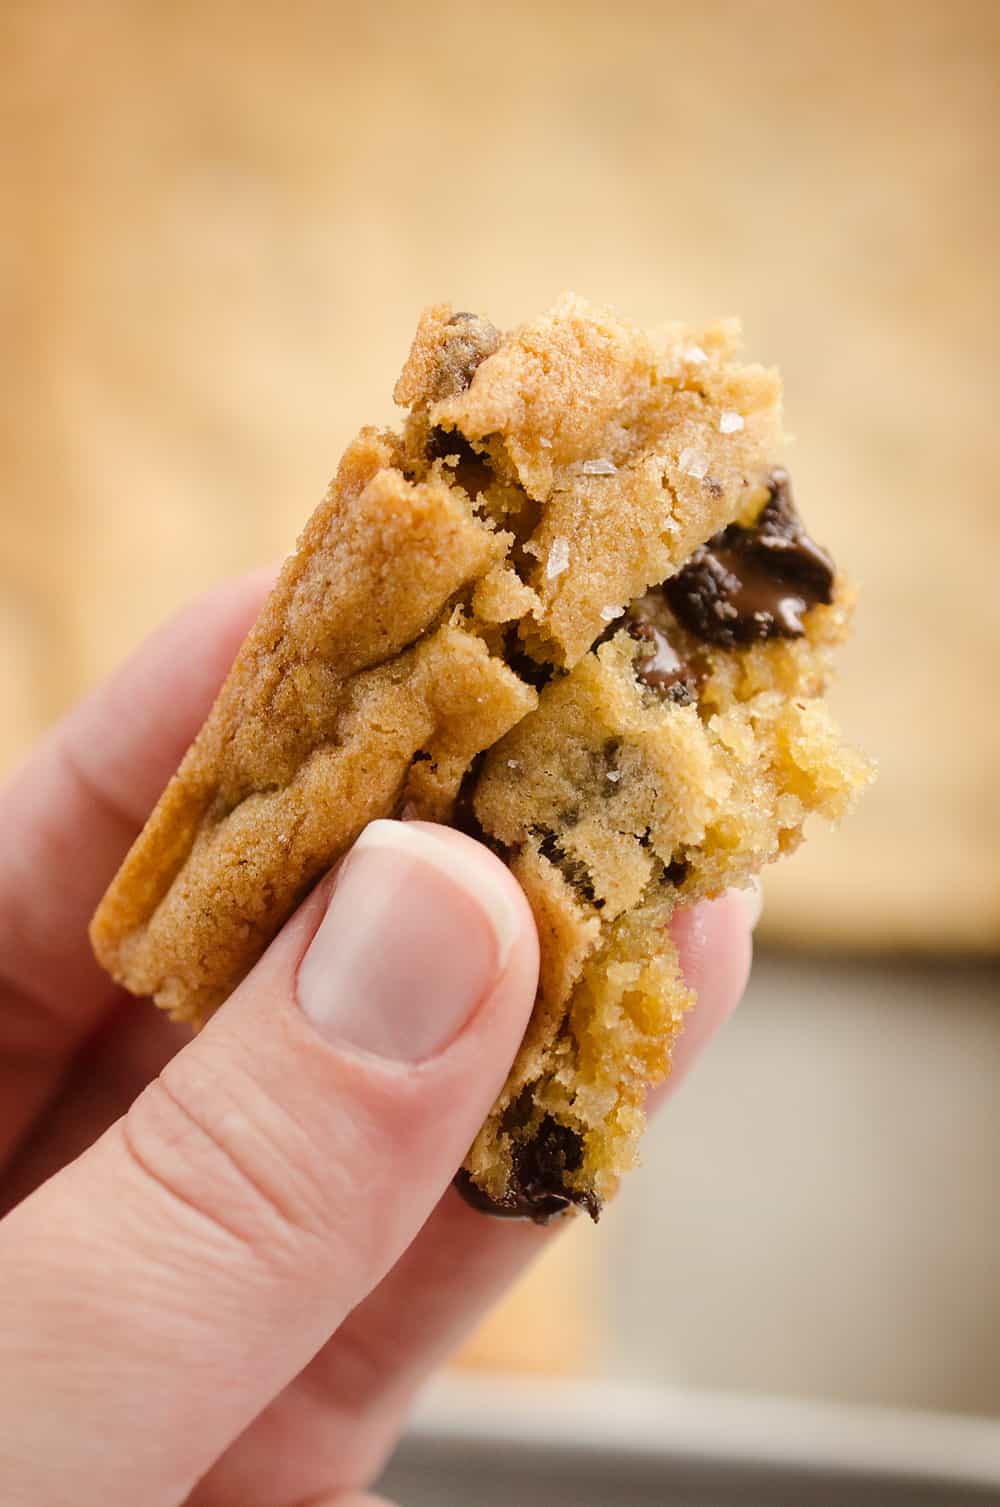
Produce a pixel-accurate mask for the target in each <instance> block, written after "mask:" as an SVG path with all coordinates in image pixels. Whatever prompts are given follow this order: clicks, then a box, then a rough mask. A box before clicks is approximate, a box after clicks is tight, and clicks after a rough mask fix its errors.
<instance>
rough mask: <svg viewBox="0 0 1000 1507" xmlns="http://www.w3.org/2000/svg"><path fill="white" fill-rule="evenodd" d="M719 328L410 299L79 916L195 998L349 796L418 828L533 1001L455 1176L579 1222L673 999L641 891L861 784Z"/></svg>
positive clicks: (652, 1078)
mask: <svg viewBox="0 0 1000 1507" xmlns="http://www.w3.org/2000/svg"><path fill="white" fill-rule="evenodd" d="M736 335H737V331H736V329H735V327H734V326H733V325H732V324H728V323H719V324H713V325H710V326H709V327H707V328H699V329H693V330H692V329H684V328H681V327H670V328H666V329H664V330H662V331H659V332H657V333H656V334H654V335H646V334H643V333H641V332H639V331H637V330H634V329H632V328H631V327H630V326H628V325H627V324H625V323H624V322H622V321H621V320H620V319H618V318H617V317H616V316H614V315H613V314H611V313H610V312H607V311H604V310H598V309H595V308H593V307H591V306H590V305H588V304H586V303H584V302H583V301H582V300H581V299H578V298H575V297H572V296H567V297H564V298H563V299H561V300H560V301H559V303H558V304H557V305H556V306H555V308H554V309H553V310H552V311H551V312H550V313H549V314H547V315H545V316H544V317H542V318H541V319H538V320H536V321H534V322H532V323H530V324H527V325H524V326H523V327H521V328H520V329H517V330H514V331H513V332H511V333H509V334H505V335H501V334H500V333H499V332H498V331H497V330H496V329H494V327H493V326H492V325H491V324H490V323H489V322H488V321H487V320H485V319H481V318H479V317H477V316H476V315H473V314H469V313H461V312H460V313H453V312H452V311H451V310H450V309H449V308H447V307H446V306H439V307H435V308H432V309H430V310H428V311H427V312H426V313H425V314H424V316H423V318H422V320H421V322H420V326H419V329H418V331H417V335H416V338H415V340H414V344H413V348H412V350H411V352H410V356H409V359H408V360H407V363H406V366H405V367H404V369H403V372H402V375H401V377H400V379H399V382H398V383H397V386H396V392H395V396H396V399H397V402H399V403H400V404H401V405H402V406H403V407H405V408H406V409H407V410H408V414H407V417H406V420H405V423H404V425H403V428H402V432H401V433H400V434H394V433H390V432H387V431H376V430H364V431H362V433H361V434H360V436H359V437H358V439H357V440H355V442H354V443H353V444H352V445H351V446H350V447H349V449H348V451H347V453H346V455H345V456H344V458H343V460H342V462H341V465H340V468H339V470H338V472H337V475H336V477H335V479H334V481H333V483H332V485H331V487H330V489H329V492H328V493H327V496H326V498H325V499H324V501H323V502H322V504H321V505H320V507H319V508H318V509H317V511H316V512H315V513H314V515H313V516H312V518H311V519H310V520H309V522H308V524H307V525H306V528H305V531H304V532H303V534H302V537H301V539H300V541H299V545H298V548H297V550H296V553H295V554H294V555H293V556H292V557H291V558H290V559H289V560H288V562H287V563H286V565H285V567H284V570H283V571H282V574H281V577H280V579H279V581H278V583H277V585H276V587H275V589H274V592H273V593H272V595H271V597H270V599H269V600H268V602H267V604H266V606H265V607H264V610H263V612H262V613H261V616H260V618H259V619H258V621H257V623H256V624H255V625H254V627H253V628H252V630H251V632H250V634H249V636H248V637H247V639H246V641H245V643H244V645H243V647H242V649H241V650H240V653H239V655H238V657H237V660H236V662H235V664H234V666H233V669H232V671H231V673H230V675H229V677H228V679H227V681H226V683H225V685H224V686H223V688H222V691H221V692H220V695H219V697H218V700H217V701H216V704H215V706H214V708H213V710H212V712H211V714H210V716H209V718H208V721H207V722H206V724H205V726H204V727H203V728H202V730H201V732H200V733H199V735H198V737H197V739H196V741H195V743H194V744H193V745H192V747H191V749H190V750H189V752H188V754H187V755H186V757H185V759H184V761H183V763H182V765H181V767H180V769H179V770H178V772H177V774H176V775H175V776H174V778H173V780H172V781H171V783H170V785H169V786H168V787H167V790H166V791H165V792H164V795H163V797H162V798H161V800H160V802H159V804H158V806H157V808H156V810H155V811H154V812H153V814H152V816H151V817H150V819H149V822H148V823H147V825H146V827H145V829H144V831H143V832H142V834H141V835H140V837H139V838H138V840H137V842H136V843H135V845H134V847H133V849H132V851H131V852H130V853H129V855H128V857H127V858H126V860H125V862H124V864H123V866H122V868H121V870H120V872H119V873H118V875H117V877H116V878H115V880H114V882H113V883H112V885H111V887H110V889H109V890H108V893H107V895H106V896H105V897H104V899H103V901H102V902H101V906H100V908H99V910H98V912H97V914H96V916H95V917H94V921H93V924H92V928H91V932H92V938H93V943H94V947H95V950H96V952H97V956H98V958H99V959H100V961H101V962H102V963H103V965H104V966H105V967H106V968H107V969H108V970H109V972H111V973H112V974H113V975H114V977H115V978H116V979H118V980H119V981H120V982H121V983H122V984H124V985H125V986H126V987H127V988H128V989H130V990H131V991H132V992H133V993H136V994H140V995H146V994H149V995H152V996H153V998H154V999H155V1000H156V1002H157V1004H159V1005H161V1006H162V1007H163V1008H165V1009H167V1010H169V1011H170V1012H171V1014H172V1015H173V1016H174V1017H175V1018H177V1019H181V1020H187V1021H190V1022H192V1023H193V1024H195V1025H199V1024H201V1023H202V1022H203V1021H204V1020H205V1019H206V1018H207V1017H208V1016H209V1015H210V1014H211V1012H212V1011H213V1010H214V1009H215V1008H216V1007H217V1006H218V1005H219V1004H220V1003H221V1002H222V1000H223V999H225V997H226V996H227V994H229V993H230V992H231V990H232V989H233V988H234V987H235V986H236V984H237V983H238V982H239V981H240V979H241V978H242V977H243V976H244V974H245V973H246V972H247V971H248V969H249V968H250V967H251V966H252V964H253V963H254V962H255V961H256V959H257V958H258V957H259V956H260V954H261V953H262V952H263V950H264V948H265V947H266V946H267V944H268V942H269V941H270V940H271V938H272V937H273V936H274V934H275V933H276V932H277V931H278V929H279V928H280V926H281V925H282V924H283V922H284V921H285V920H286V919H287V917H288V916H289V915H290V914H291V912H292V911H293V910H294V908H295V906H296V905H297V904H298V903H299V902H300V901H301V899H302V898H303V896H304V895H305V894H306V893H307V891H308V890H309V888H310V886H311V885H312V884H313V883H314V882H315V881H316V879H317V878H318V877H319V876H320V875H321V874H322V873H324V872H325V871H326V870H327V869H328V868H329V867H330V865H331V864H332V863H333V862H334V861H335V860H336V859H337V858H338V857H339V856H340V854H341V853H343V851H344V850H345V849H346V848H347V847H348V846H349V845H350V843H351V842H353V840H354V839H355V838H356V837H357V835H358V833H359V832H360V831H361V829H362V827H363V826H364V825H365V824H366V823H367V822H368V821H370V820H372V819H373V818H375V817H380V816H387V815H393V814H395V815H402V814H404V813H405V815H407V816H419V817H422V818H425V819H428V820H434V821H450V822H453V823H454V824H455V825H456V826H461V827H464V828H465V829H466V830H468V831H471V832H472V833H473V834H474V835H476V836H477V837H479V838H481V839H482V840H483V841H485V842H487V843H488V844H489V845H490V846H491V847H492V848H493V849H494V850H495V851H496V852H497V853H498V854H500V855H501V857H503V859H504V860H505V861H506V862H507V863H508V864H509V866H510V867H511V869H512V870H513V872H514V873H515V874H516V875H517V877H518V879H519V880H520V882H521V884H522V886H523V887H524V889H525V891H526V893H527V895H528V898H529V900H530V902H531V905H532V909H533V911H534V915H535V919H536V921H537V924H538V929H539V933H540V937H541V945H542V969H541V981H540V985H539V992H538V999H537V1001H536V1005H535V1010H534V1014H533V1016H532V1019H531V1023H530V1026H529V1029H528V1032H527V1035H526V1037H525V1040H524V1043H523V1045H522V1047H521V1050H520V1052H519V1054H518V1057H517V1060H516V1062H515V1063H514V1066H513V1068H512V1071H511V1074H510V1077H509V1079H508V1081H507V1084H506V1086H505V1087H504V1090H503V1093H502V1094H501V1096H500V1098H499V1100H498V1101H497V1103H496V1105H495V1106H494V1109H493V1111H492V1112H491V1114H490V1116H489V1118H488V1119H487V1121H486V1123H485V1124H484V1126H483V1127H482V1130H481V1131H480V1133H479V1135H478V1136H477V1138H476V1141H475V1143H474V1145H473V1146H472V1148H471V1150H470V1152H469V1156H468V1158H467V1160H466V1163H465V1166H464V1168H463V1170H462V1172H461V1174H460V1176H459V1179H458V1184H459V1187H460V1189H461V1191H462V1192H463V1193H464V1195H465V1197H466V1198H467V1199H468V1200H469V1201H470V1202H471V1203H473V1204H474V1205H476V1206H477V1207H481V1208H484V1209H488V1210H490V1211H491V1212H492V1213H496V1214H506V1215H512V1216H525V1217H529V1218H533V1219H536V1220H539V1221H545V1220H547V1219H549V1218H552V1217H553V1216H554V1215H557V1214H560V1213H562V1212H563V1211H565V1210H566V1209H568V1208H571V1207H573V1206H576V1207H579V1208H582V1209H584V1210H586V1211H587V1212H588V1213H589V1214H590V1215H591V1216H592V1217H594V1218H596V1217H597V1215H598V1213H599V1211H600V1208H601V1205H602V1203H603V1202H604V1200H605V1199H606V1198H607V1197H608V1196H609V1195H610V1194H611V1193H612V1192H613V1190H614V1188H615V1186H616V1183H617V1180H618V1178H619V1176H620V1174H621V1173H622V1172H623V1171H625V1170H626V1169H627V1168H628V1167H630V1166H631V1165H632V1164H633V1163H634V1162H635V1160H636V1146H637V1142H638V1139H639V1135H640V1133H641V1130H642V1126H643V1120H644V1114H643V1102H644V1098H645V1092H646V1088H647V1086H648V1085H649V1084H651V1083H654V1082H656V1081H657V1080H658V1079H660V1078H662V1077H663V1076H664V1075H665V1074H666V1073H667V1072H668V1071H669V1066H670V1051H671V1044H672V1042H673V1040H674V1039H675V1037H676V1036H677V1034H678V1032H679V1031H680V1029H681V1026H682V1022H683V1018H684V1014H685V1012H686V1011H687V1010H688V1009H689V1008H690V1005H691V1003H692V999H691V996H690V992H689V991H688V989H687V987H686V985H685V983H684V980H683V977H682V975H681V972H680V968H679V965H678V961H677V956H676V953H675V951H674V949H673V946H672V944H671V942H670V940H669V934H668V933H667V931H666V928H667V925H668V923H669V920H670V917H671V914H672V913H673V911H674V910H675V908H676V907H677V906H679V905H687V904H690V903H691V902H693V901H695V900H697V899H700V898H702V897H705V896H710V895H717V894H719V893H720V892H721V891H722V890H723V889H724V888H725V887H726V886H727V885H732V884H740V883H743V882H746V880H747V879H748V878H749V876H750V875H751V874H753V873H755V872H756V871H757V870H758V869H760V868H761V866H762V865H763V864H765V863H768V862H770V861H771V860H772V859H774V858H776V857H778V856H779V855H780V854H783V853H788V852H790V851H791V850H792V849H793V848H794V847H795V846H796V845H797V843H798V842H799V841H800V840H801V836H802V826H803V822H804V820H805V818H806V816H807V815H808V814H809V813H810V812H819V813H821V814H822V815H823V816H825V817H828V818H831V819H837V818H839V817H840V816H841V815H843V813H844V812H845V810H846V809H847V808H848V807H849V805H850V804H851V801H852V799H853V798H854V796H855V794H856V793H857V791H858V790H859V789H860V788H861V787H862V786H863V785H865V784H866V783H867V782H868V780H869V779H870V777H871V771H870V766H869V764H868V762H867V761H866V760H865V759H864V758H863V757H862V756H860V755H859V754H856V753H854V752H853V751H851V750H850V749H847V748H845V747H844V745H843V744H842V742H841V740H840V737H839V735H838V733H837V731H836V728H835V727H834V725H833V724H832V722H831V720H830V717H829V714H828V712H827V710H826V707H825V704H824V703H823V701H822V695H823V691H824V688H825V686H826V683H827V680H828V677H829V672H830V655H831V651H832V649H833V647H834V646H835V645H836V643H837V642H838V641H839V640H841V639H842V638H843V637H844V634H845V631H846V626H847V620H848V616H849V611H850V605H851V594H850V590H849V588H848V587H847V586H846V585H845V584H844V583H843V581H841V580H840V579H839V578H838V577H837V575H836V572H835V570H834V566H833V563H832V561H831V560H830V559H829V557H828V556H827V555H826V553H825V552H824V551H823V550H822V549H821V548H820V547H819V546H818V545H816V544H815V543H814V542H813V541H812V540H811V539H810V538H809V536H808V535H807V534H806V533H805V531H804V529H803V526H802V524H801V522H800V520H799V518H798V515H797V513H796V510H795V506H794V503H793V500H792V495H791V489H790V484H789V481H788V478H787V475H786V474H785V472H784V471H783V470H782V469H781V467H780V466H779V465H778V464H777V457H778V454H779V451H780V446H781V422H780V388H779V383H778V379H777V376H776V375H775V374H774V373H773V372H771V371H768V370H766V369H764V368H762V367H759V366H753V365H746V364H740V363H739V362H738V361H737V360H736V359H735V351H736Z"/></svg>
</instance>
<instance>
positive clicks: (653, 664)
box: [625, 618, 696, 706]
mask: <svg viewBox="0 0 1000 1507" xmlns="http://www.w3.org/2000/svg"><path fill="white" fill-rule="evenodd" d="M625 626H626V628H627V629H628V632H629V635H630V637H632V638H634V639H635V640H636V642H637V643H638V644H641V645H642V648H641V649H640V651H639V653H638V655H637V656H636V663H635V673H636V675H637V676H638V678H639V679H640V680H641V681H642V683H643V685H646V686H648V687H649V689H650V690H651V691H656V692H657V693H658V694H659V695H660V696H662V697H663V699H664V700H665V701H673V702H676V703H677V704H678V705H680V706H687V705H689V703H690V702H692V701H694V699H695V694H696V692H695V682H694V680H693V678H692V676H691V674H690V671H689V669H688V666H687V665H686V664H685V663H684V661H683V660H682V659H681V657H680V655H679V654H678V653H677V650H676V649H675V648H674V647H673V645H672V644H671V642H670V640H669V639H668V638H667V635H666V634H665V633H663V632H662V631H661V630H660V629H659V628H657V627H656V626H655V625H654V624H653V623H650V622H647V621H646V619H645V618H630V619H629V621H628V622H627V623H626V625H625Z"/></svg>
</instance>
